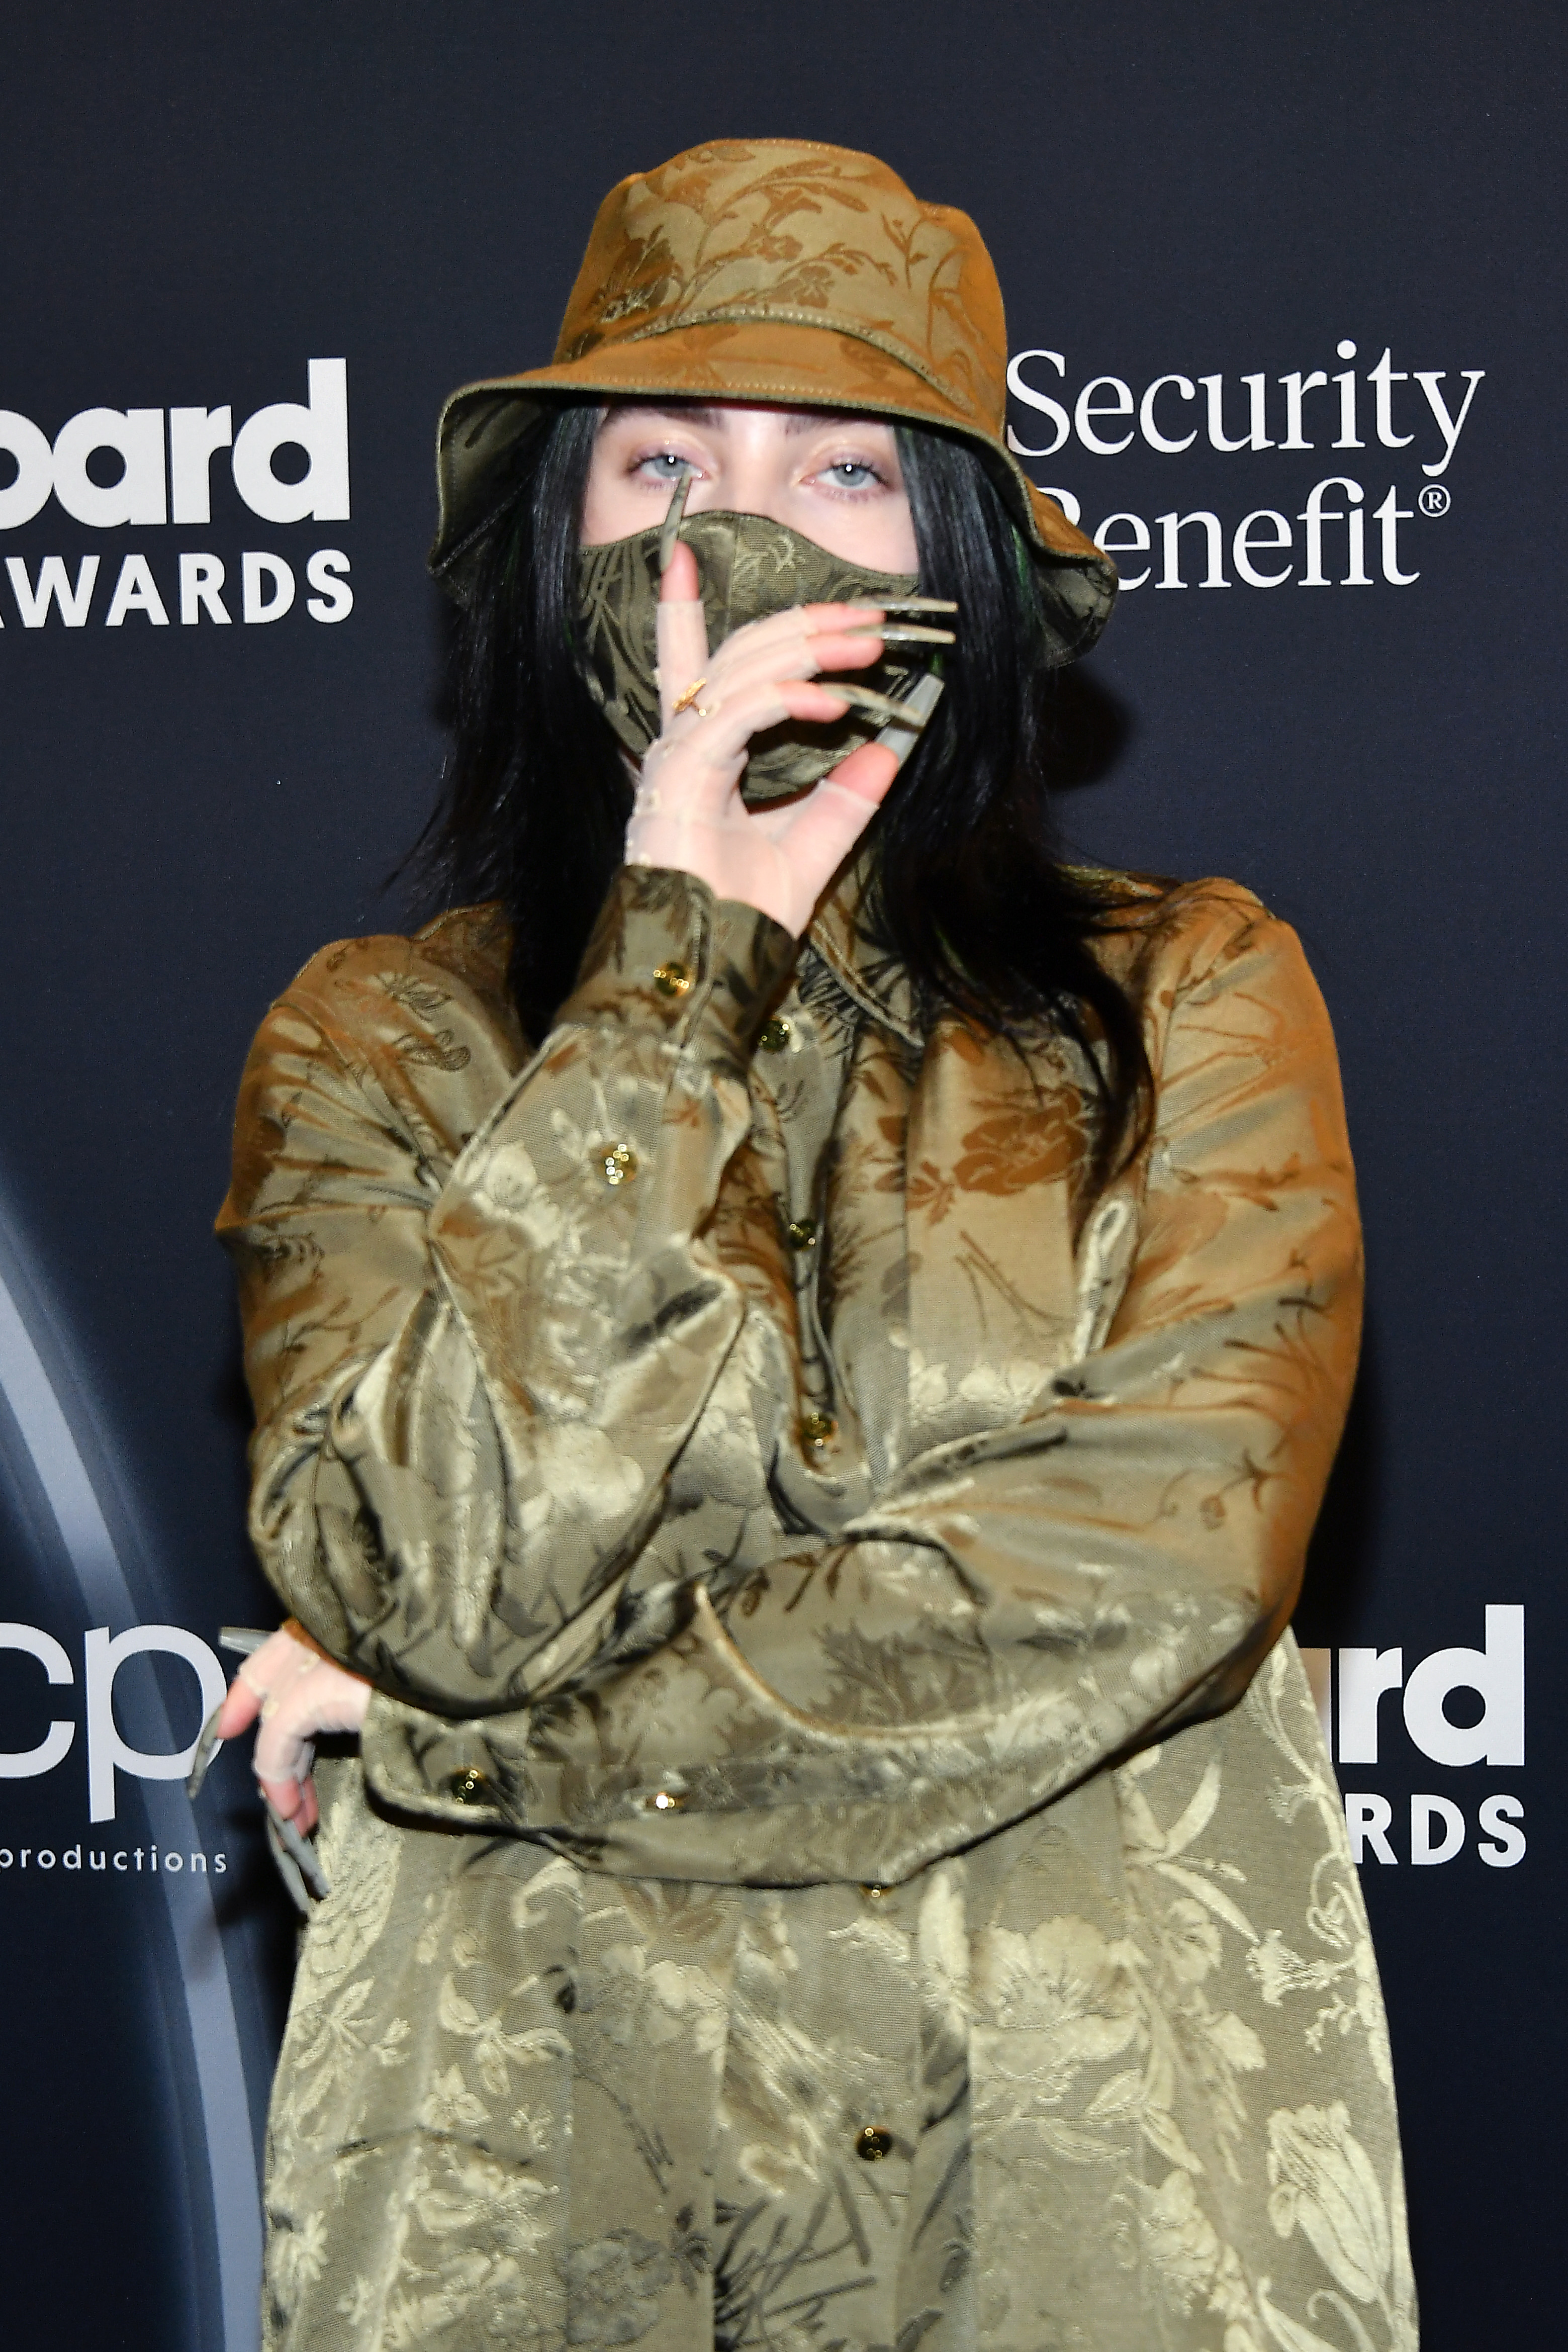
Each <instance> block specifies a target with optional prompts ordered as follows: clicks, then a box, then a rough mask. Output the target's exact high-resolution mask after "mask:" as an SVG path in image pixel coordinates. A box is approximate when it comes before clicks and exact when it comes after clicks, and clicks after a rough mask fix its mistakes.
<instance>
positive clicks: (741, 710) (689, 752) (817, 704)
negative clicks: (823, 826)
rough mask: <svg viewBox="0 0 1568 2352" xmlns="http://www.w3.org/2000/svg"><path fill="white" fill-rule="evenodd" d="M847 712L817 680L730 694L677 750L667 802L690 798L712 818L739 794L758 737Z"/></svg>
mask: <svg viewBox="0 0 1568 2352" xmlns="http://www.w3.org/2000/svg"><path fill="white" fill-rule="evenodd" d="M845 708H846V703H845V698H844V697H843V696H842V695H841V694H838V693H835V691H834V690H833V688H832V687H831V686H830V685H827V684H822V685H819V684H818V683H817V682H816V680H815V679H813V678H807V677H789V678H767V677H763V678H758V679H756V680H754V681H753V682H752V683H751V684H750V685H748V686H747V687H745V688H741V689H739V690H738V691H737V692H734V693H729V694H727V695H726V697H725V698H724V700H723V701H722V702H720V703H718V704H716V706H715V708H714V709H713V710H712V712H711V713H710V715H709V716H708V717H707V718H706V719H702V720H701V721H700V722H699V723H698V724H697V725H696V726H695V727H694V728H693V729H692V730H691V732H690V733H689V734H687V735H685V736H683V737H682V739H681V740H680V741H679V742H678V743H677V744H675V745H674V748H673V749H672V750H671V751H670V752H669V754H668V756H667V757H666V758H665V760H664V762H663V763H662V765H661V767H660V769H659V791H660V794H661V797H662V798H663V799H664V802H665V803H666V804H667V805H671V806H674V805H676V804H678V803H679V802H681V801H684V800H688V799H689V801H690V803H691V804H692V806H693V807H694V808H695V809H700V810H701V811H702V812H703V813H705V814H708V813H711V812H712V810H713V809H714V808H715V807H716V806H722V805H723V804H724V803H726V802H727V799H728V797H729V795H730V793H732V792H733V791H734V790H735V788H736V785H737V782H738V781H739V762H740V761H741V760H742V759H743V758H744V756H745V754H746V752H747V749H748V748H749V746H750V742H751V739H752V737H753V736H754V735H759V734H761V733H762V732H763V731H764V730H765V729H767V728H769V727H778V726H779V725H781V724H782V722H783V721H784V720H785V719H813V720H817V721H827V720H831V719H841V718H842V717H843V715H844V710H845Z"/></svg>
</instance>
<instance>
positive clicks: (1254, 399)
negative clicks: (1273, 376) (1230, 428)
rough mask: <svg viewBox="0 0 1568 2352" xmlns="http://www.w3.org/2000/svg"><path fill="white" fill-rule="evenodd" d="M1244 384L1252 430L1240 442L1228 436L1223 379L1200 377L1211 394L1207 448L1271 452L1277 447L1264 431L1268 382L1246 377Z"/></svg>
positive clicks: (1200, 381) (1218, 377) (1243, 379)
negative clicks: (1264, 405) (1264, 400)
mask: <svg viewBox="0 0 1568 2352" xmlns="http://www.w3.org/2000/svg"><path fill="white" fill-rule="evenodd" d="M1241 381H1242V383H1244V384H1245V385H1246V386H1247V389H1248V395H1249V399H1250V401H1251V404H1252V422H1251V426H1250V429H1249V431H1248V432H1246V433H1244V434H1243V435H1242V436H1241V438H1240V440H1239V441H1231V440H1228V438H1227V437H1226V432H1225V379H1224V377H1223V376H1218V375H1205V376H1199V378H1198V382H1199V383H1201V384H1202V386H1203V388H1204V390H1205V392H1206V393H1207V394H1208V446H1209V447H1210V448H1211V449H1225V450H1231V449H1271V448H1272V447H1273V446H1274V444H1273V443H1272V442H1271V441H1270V438H1269V436H1268V435H1267V433H1265V431H1264V430H1263V425H1264V408H1263V398H1264V394H1263V385H1264V381H1265V379H1264V378H1263V377H1262V376H1261V375H1244V376H1243V377H1242V379H1241Z"/></svg>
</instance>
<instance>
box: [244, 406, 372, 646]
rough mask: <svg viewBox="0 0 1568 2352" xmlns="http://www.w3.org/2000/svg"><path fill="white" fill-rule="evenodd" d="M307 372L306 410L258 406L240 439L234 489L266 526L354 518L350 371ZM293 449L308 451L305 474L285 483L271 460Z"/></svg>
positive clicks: (298, 407) (344, 520)
mask: <svg viewBox="0 0 1568 2352" xmlns="http://www.w3.org/2000/svg"><path fill="white" fill-rule="evenodd" d="M307 373H308V380H309V393H308V399H307V402H306V404H305V405H304V406H303V407H301V406H300V405H299V404H298V403H297V402H295V401H288V400H280V401H277V402H275V403H274V404H273V405H272V406H271V407H270V408H258V409H257V410H256V415H254V416H253V417H251V418H249V419H248V421H247V422H246V424H244V425H241V427H240V429H239V431H238V433H237V434H236V435H235V445H234V478H235V489H236V490H238V492H239V494H240V496H241V498H242V499H244V500H245V502H246V506H247V507H248V508H249V509H250V510H251V512H252V514H257V515H260V517H261V518H262V520H263V521H264V522H303V521H304V520H306V518H307V517H308V516H313V517H314V518H315V520H317V521H318V522H347V521H348V520H349V377H348V369H347V366H346V364H345V362H343V361H342V360H312V361H311V362H309V366H308V371H307ZM291 445H293V446H298V447H299V448H302V449H303V450H304V452H305V456H306V460H307V463H306V467H305V472H304V475H303V477H302V478H300V480H298V482H282V481H279V479H278V478H277V475H276V474H275V473H274V471H273V467H272V461H273V458H274V457H276V456H277V452H278V450H279V449H282V448H286V447H287V446H291ZM284 609H285V610H287V606H286V607H285V608H284ZM268 617H269V618H270V617H271V616H270V615H268Z"/></svg>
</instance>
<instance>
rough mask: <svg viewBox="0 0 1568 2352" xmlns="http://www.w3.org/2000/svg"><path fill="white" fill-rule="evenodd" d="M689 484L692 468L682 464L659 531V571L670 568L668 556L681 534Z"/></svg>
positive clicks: (690, 482)
mask: <svg viewBox="0 0 1568 2352" xmlns="http://www.w3.org/2000/svg"><path fill="white" fill-rule="evenodd" d="M691 486H692V468H691V467H690V466H684V467H682V469H681V478H680V480H679V481H678V482H677V483H676V484H675V489H674V497H673V498H672V499H671V500H670V503H669V505H668V507H667V508H666V509H665V510H664V530H662V531H661V532H660V533H659V570H660V572H667V571H668V570H669V568H670V558H671V556H672V555H674V551H675V541H676V540H678V539H679V537H680V535H681V518H682V517H683V516H684V515H685V510H686V493H687V491H688V490H689V489H690V488H691Z"/></svg>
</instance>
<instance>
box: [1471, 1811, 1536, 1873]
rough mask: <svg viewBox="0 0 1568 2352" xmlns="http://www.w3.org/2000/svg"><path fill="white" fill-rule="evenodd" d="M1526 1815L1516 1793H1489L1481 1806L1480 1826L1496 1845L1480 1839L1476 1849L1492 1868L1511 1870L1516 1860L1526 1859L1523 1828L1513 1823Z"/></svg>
mask: <svg viewBox="0 0 1568 2352" xmlns="http://www.w3.org/2000/svg"><path fill="white" fill-rule="evenodd" d="M1523 1819H1524V1807H1523V1806H1522V1805H1521V1802H1520V1801H1519V1799H1518V1798H1517V1797H1488V1798H1487V1800H1486V1801H1485V1802H1484V1803H1483V1805H1482V1806H1481V1810H1480V1816H1479V1820H1480V1826H1481V1828H1482V1829H1483V1830H1485V1832H1487V1836H1488V1837H1490V1838H1495V1839H1496V1840H1497V1843H1496V1844H1495V1845H1488V1844H1487V1843H1485V1842H1484V1841H1480V1842H1479V1843H1477V1846H1476V1852H1477V1853H1479V1856H1480V1858H1481V1860H1482V1861H1483V1862H1484V1863H1486V1864H1488V1865H1489V1866H1490V1868H1491V1869H1493V1870H1511V1869H1512V1868H1513V1865H1514V1864H1515V1863H1516V1862H1522V1861H1523V1860H1524V1832H1523V1831H1522V1830H1517V1829H1515V1828H1514V1826H1513V1824H1514V1822H1521V1821H1522V1820H1523Z"/></svg>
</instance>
